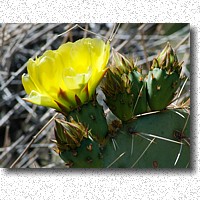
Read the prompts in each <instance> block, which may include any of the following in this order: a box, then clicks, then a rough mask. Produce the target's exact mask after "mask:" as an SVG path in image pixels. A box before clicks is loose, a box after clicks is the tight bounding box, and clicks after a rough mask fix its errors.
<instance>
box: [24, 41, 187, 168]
mask: <svg viewBox="0 0 200 200" xmlns="http://www.w3.org/2000/svg"><path fill="white" fill-rule="evenodd" d="M109 48H110V46H109V42H107V43H104V42H103V41H101V40H99V39H94V40H93V39H82V40H80V41H78V42H75V43H68V44H65V45H64V46H62V48H59V49H58V51H55V52H53V51H50V52H47V53H46V54H45V55H44V56H50V58H52V56H54V57H53V58H54V62H53V64H54V65H52V67H55V71H56V72H57V74H56V77H59V80H58V78H57V79H55V80H54V82H53V83H59V84H60V85H59V86H58V87H56V86H55V85H52V83H51V81H47V80H49V77H48V76H46V75H45V76H41V77H40V76H39V75H38V74H40V71H38V73H37V76H36V73H35V68H34V67H35V66H36V70H40V69H41V70H43V69H45V70H46V71H45V70H44V71H42V73H41V74H42V75H44V74H47V73H46V72H48V73H49V74H50V71H49V67H48V66H49V65H48V64H49V60H51V59H46V60H45V59H43V57H44V56H43V57H41V58H39V59H38V60H36V61H30V64H29V70H28V71H29V72H30V73H31V74H30V76H29V75H28V76H23V83H24V86H25V89H26V90H27V93H28V94H29V98H28V100H29V101H30V102H31V101H32V102H33V103H36V104H39V105H44V106H48V107H52V108H55V109H56V110H57V111H58V112H60V113H62V115H61V116H60V117H59V118H57V119H56V120H55V140H53V142H55V143H56V148H55V151H56V152H57V153H58V154H59V156H60V158H61V159H62V160H63V161H64V162H65V164H66V166H67V167H72V168H187V167H189V165H190V132H189V130H190V123H189V122H190V120H189V116H190V114H189V109H188V108H187V107H184V106H183V105H180V107H179V108H176V109H175V108H169V107H167V106H168V105H169V104H170V103H171V101H172V100H173V98H174V95H175V92H176V91H177V89H178V88H179V87H180V84H181V80H182V77H181V75H180V74H181V68H182V67H181V66H182V64H181V63H179V62H178V59H177V56H176V54H175V52H174V50H173V49H172V48H171V46H170V44H169V43H168V44H167V46H166V47H165V49H164V50H163V51H162V52H161V53H160V55H159V56H158V57H157V58H155V59H154V60H153V63H152V66H151V69H150V70H149V71H148V72H147V73H146V75H144V74H142V72H141V69H140V68H139V67H137V66H135V64H134V62H133V60H132V59H127V58H125V57H124V56H123V55H121V54H119V53H117V52H115V51H113V57H112V63H111V64H110V66H109V67H106V65H107V62H108V58H109V50H110V49H109ZM58 52H59V55H60V56H61V57H62V56H63V57H62V58H66V56H68V57H67V58H68V60H70V59H71V62H70V61H68V60H64V61H66V63H65V64H66V65H67V64H70V65H69V66H67V67H66V66H65V65H63V63H64V62H60V57H59V56H58V55H57V54H58ZM72 52H73V54H71V53H72ZM68 54H69V55H68ZM74 54H76V56H75V58H74V57H73V56H74ZM40 60H42V62H39V61H40ZM45 62H46V63H45ZM72 63H73V64H74V66H71V64H72ZM33 64H34V65H33ZM90 65H91V66H90ZM58 66H59V67H58ZM80 66H81V67H80ZM33 68H34V69H33ZM58 68H59V70H60V71H59V70H57V69H58ZM60 72H62V73H61V74H60ZM63 72H64V73H63ZM63 74H64V75H63ZM104 75H105V77H104ZM103 77H104V79H103ZM60 79H61V80H60ZM101 80H102V82H101V88H102V91H103V93H104V94H105V103H106V105H107V107H108V109H107V110H104V109H103V106H102V105H100V104H99V103H98V101H97V98H96V91H95V90H96V87H97V85H98V84H100V81H101ZM45 82H47V83H48V84H49V85H48V86H46V85H45ZM44 85H45V86H46V87H44ZM49 88H50V91H51V90H53V92H49V93H48V92H47V91H48V90H47V89H49ZM63 88H64V89H65V90H64V89H63ZM36 90H37V91H36ZM149 107H150V108H149ZM150 109H151V111H150ZM111 112H112V115H113V114H114V120H110V119H108V116H109V115H107V114H108V113H109V114H111Z"/></svg>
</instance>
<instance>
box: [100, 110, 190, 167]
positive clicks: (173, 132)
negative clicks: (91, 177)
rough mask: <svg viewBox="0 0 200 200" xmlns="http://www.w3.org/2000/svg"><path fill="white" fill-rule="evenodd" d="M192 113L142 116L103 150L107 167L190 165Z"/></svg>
mask: <svg viewBox="0 0 200 200" xmlns="http://www.w3.org/2000/svg"><path fill="white" fill-rule="evenodd" d="M189 130H190V126H189V114H188V113H186V112H185V111H184V110H179V109H177V110H166V111H162V112H159V113H155V114H150V115H146V116H142V117H139V118H138V119H136V120H134V121H133V122H129V123H127V124H125V125H124V127H123V128H122V129H121V130H120V131H118V132H117V134H116V136H114V137H111V138H110V140H109V142H108V143H107V145H106V146H105V147H104V150H103V159H104V167H111V168H121V167H122V168H131V167H133V168H186V167H189V161H190V148H189Z"/></svg>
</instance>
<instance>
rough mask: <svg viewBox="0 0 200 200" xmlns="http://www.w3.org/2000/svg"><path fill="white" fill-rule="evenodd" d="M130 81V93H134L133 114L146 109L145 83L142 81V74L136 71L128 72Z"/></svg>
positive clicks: (143, 111)
mask: <svg viewBox="0 0 200 200" xmlns="http://www.w3.org/2000/svg"><path fill="white" fill-rule="evenodd" d="M129 79H130V81H131V84H132V87H131V94H133V95H134V101H133V108H132V109H133V116H134V115H138V114H141V113H145V112H146V111H147V98H146V84H145V82H144V81H143V76H142V74H141V73H140V72H138V71H135V70H134V71H132V72H131V73H129Z"/></svg>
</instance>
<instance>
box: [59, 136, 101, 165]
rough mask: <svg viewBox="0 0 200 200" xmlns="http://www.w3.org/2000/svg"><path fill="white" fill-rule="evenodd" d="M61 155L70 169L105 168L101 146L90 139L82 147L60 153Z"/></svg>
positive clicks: (82, 143) (83, 142) (84, 141)
mask: <svg viewBox="0 0 200 200" xmlns="http://www.w3.org/2000/svg"><path fill="white" fill-rule="evenodd" d="M59 155H60V157H61V159H62V160H64V161H65V163H66V166H67V167H69V168H101V167H103V161H102V159H101V154H100V149H99V145H98V143H96V142H95V141H93V140H91V139H89V138H87V139H83V140H82V142H81V146H80V147H78V148H76V149H73V150H67V151H63V152H60V154H59Z"/></svg>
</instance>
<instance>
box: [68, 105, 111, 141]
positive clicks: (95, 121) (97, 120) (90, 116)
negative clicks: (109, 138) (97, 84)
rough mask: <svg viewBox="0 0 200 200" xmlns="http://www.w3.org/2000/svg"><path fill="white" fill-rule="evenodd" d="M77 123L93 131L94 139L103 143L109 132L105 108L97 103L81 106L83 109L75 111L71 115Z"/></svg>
mask: <svg viewBox="0 0 200 200" xmlns="http://www.w3.org/2000/svg"><path fill="white" fill-rule="evenodd" d="M69 116H71V117H73V119H74V120H75V121H79V122H81V123H82V124H83V125H85V126H87V127H88V129H91V133H92V137H93V138H94V139H96V140H98V141H99V142H101V141H102V140H103V139H104V138H105V136H106V134H107V132H108V126H107V122H106V118H105V116H104V111H103V107H102V106H100V105H99V104H98V102H97V101H90V102H88V103H87V104H84V105H83V106H81V108H79V109H76V110H73V111H72V112H70V113H69Z"/></svg>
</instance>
